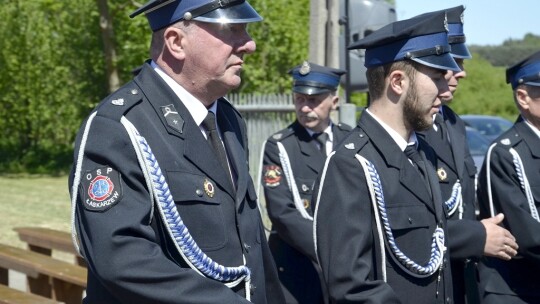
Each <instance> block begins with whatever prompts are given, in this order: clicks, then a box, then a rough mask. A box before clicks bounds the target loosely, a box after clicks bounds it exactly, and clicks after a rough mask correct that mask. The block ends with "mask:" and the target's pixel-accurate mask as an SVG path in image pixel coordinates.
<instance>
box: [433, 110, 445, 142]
mask: <svg viewBox="0 0 540 304" xmlns="http://www.w3.org/2000/svg"><path fill="white" fill-rule="evenodd" d="M435 123H436V124H437V133H439V134H440V135H441V138H442V139H443V140H445V141H448V129H447V128H446V123H445V122H444V118H443V116H442V115H441V114H440V113H437V114H435Z"/></svg>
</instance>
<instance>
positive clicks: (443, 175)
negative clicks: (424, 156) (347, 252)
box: [437, 168, 448, 182]
mask: <svg viewBox="0 0 540 304" xmlns="http://www.w3.org/2000/svg"><path fill="white" fill-rule="evenodd" d="M437 176H438V177H439V181H441V182H443V181H445V180H446V178H447V177H448V174H447V173H446V171H444V169H443V168H439V169H437Z"/></svg>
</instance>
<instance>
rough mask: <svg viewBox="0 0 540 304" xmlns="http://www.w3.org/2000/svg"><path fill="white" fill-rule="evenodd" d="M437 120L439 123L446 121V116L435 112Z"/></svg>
mask: <svg viewBox="0 0 540 304" xmlns="http://www.w3.org/2000/svg"><path fill="white" fill-rule="evenodd" d="M435 122H436V123H437V124H439V125H441V124H443V123H444V118H443V116H442V115H441V114H440V113H437V114H435Z"/></svg>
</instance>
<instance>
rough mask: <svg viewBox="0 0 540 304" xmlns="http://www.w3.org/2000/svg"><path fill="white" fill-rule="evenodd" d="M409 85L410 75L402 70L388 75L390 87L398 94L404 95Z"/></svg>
mask: <svg viewBox="0 0 540 304" xmlns="http://www.w3.org/2000/svg"><path fill="white" fill-rule="evenodd" d="M408 85H409V77H407V76H406V75H405V73H404V72H403V71H401V70H395V71H393V72H392V73H390V75H388V87H389V89H390V90H392V91H393V92H394V93H395V94H396V95H402V94H404V93H405V91H406V90H407V87H408Z"/></svg>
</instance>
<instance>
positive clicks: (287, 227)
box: [262, 141, 315, 261]
mask: <svg viewBox="0 0 540 304" xmlns="http://www.w3.org/2000/svg"><path fill="white" fill-rule="evenodd" d="M262 174H263V176H262V183H263V187H264V198H265V201H266V208H267V209H268V217H269V218H270V220H271V221H272V228H273V229H274V230H276V231H277V233H278V234H279V236H280V238H281V239H283V240H284V241H285V242H287V244H289V245H290V246H292V247H293V248H295V249H296V250H298V251H299V252H301V253H302V254H304V255H305V256H308V257H309V258H310V259H311V260H312V261H315V246H314V244H313V221H312V220H310V219H306V218H304V217H302V215H301V214H300V212H299V211H298V210H297V209H296V206H295V205H294V201H293V196H292V193H291V191H290V190H289V184H288V183H287V177H285V175H284V174H283V166H282V164H281V161H280V160H279V150H278V147H277V145H276V143H275V142H271V141H268V142H267V143H266V146H265V150H264V159H263V171H262Z"/></svg>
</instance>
